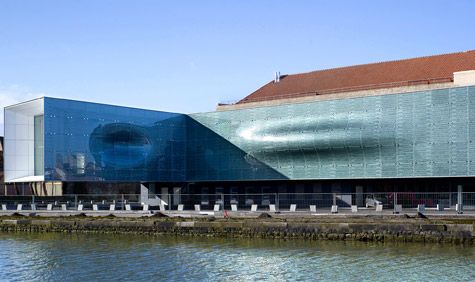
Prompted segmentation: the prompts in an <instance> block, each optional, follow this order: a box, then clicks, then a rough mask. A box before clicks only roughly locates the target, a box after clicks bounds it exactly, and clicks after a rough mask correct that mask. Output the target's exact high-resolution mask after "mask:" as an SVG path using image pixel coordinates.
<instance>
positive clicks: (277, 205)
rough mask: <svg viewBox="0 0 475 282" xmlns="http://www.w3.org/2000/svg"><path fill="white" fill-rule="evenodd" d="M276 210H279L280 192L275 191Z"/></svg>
mask: <svg viewBox="0 0 475 282" xmlns="http://www.w3.org/2000/svg"><path fill="white" fill-rule="evenodd" d="M275 210H276V211H278V210H279V194H278V193H275Z"/></svg>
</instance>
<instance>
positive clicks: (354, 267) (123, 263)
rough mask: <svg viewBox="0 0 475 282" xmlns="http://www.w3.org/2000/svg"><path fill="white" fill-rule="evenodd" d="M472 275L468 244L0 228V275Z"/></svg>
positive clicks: (472, 251) (474, 267) (473, 258)
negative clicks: (10, 230) (37, 231)
mask: <svg viewBox="0 0 475 282" xmlns="http://www.w3.org/2000/svg"><path fill="white" fill-rule="evenodd" d="M97 280H129V281H256V280H271V281H308V280H313V281H349V280H350V281H422V280H423V281H475V247H472V246H454V245H430V244H425V245H424V244H388V243H385V244H383V243H362V242H328V241H318V242H313V241H312V242H311V241H300V240H298V241H283V240H256V239H239V240H238V239H213V238H191V237H179V238H176V237H172V236H160V237H151V236H141V235H92V234H58V233H47V234H28V233H0V281H97Z"/></svg>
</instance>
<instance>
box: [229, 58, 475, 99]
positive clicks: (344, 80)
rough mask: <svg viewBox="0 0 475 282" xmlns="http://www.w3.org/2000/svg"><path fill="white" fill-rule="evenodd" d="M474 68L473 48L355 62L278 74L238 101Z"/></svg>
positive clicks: (421, 80) (439, 76) (402, 81)
mask: <svg viewBox="0 0 475 282" xmlns="http://www.w3.org/2000/svg"><path fill="white" fill-rule="evenodd" d="M465 70H475V50H471V51H465V52H459V53H452V54H443V55H436V56H428V57H420V58H413V59H405V60H398V61H389V62H381V63H373V64H365V65H356V66H349V67H341V68H334V69H327V70H319V71H313V72H308V73H300V74H292V75H284V76H281V79H280V81H279V82H277V83H274V81H271V82H269V83H267V84H266V85H264V86H262V87H261V88H259V89H257V90H256V91H254V92H253V93H251V94H250V95H248V96H247V97H245V98H244V99H242V100H240V101H239V102H238V104H241V103H249V102H258V101H267V100H276V99H285V98H296V97H303V96H313V95H323V94H330V93H340V92H349V91H359V90H370V89H381V88H390V87H399V86H409V85H417V84H430V83H442V82H450V81H453V73H454V72H457V71H465Z"/></svg>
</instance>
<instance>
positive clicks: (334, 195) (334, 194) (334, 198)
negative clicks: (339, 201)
mask: <svg viewBox="0 0 475 282" xmlns="http://www.w3.org/2000/svg"><path fill="white" fill-rule="evenodd" d="M333 205H334V206H336V193H333Z"/></svg>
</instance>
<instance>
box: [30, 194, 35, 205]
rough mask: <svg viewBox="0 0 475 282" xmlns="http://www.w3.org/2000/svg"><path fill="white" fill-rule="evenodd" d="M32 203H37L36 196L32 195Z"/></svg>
mask: <svg viewBox="0 0 475 282" xmlns="http://www.w3.org/2000/svg"><path fill="white" fill-rule="evenodd" d="M31 203H32V204H34V203H35V195H31Z"/></svg>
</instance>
